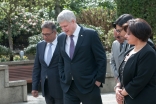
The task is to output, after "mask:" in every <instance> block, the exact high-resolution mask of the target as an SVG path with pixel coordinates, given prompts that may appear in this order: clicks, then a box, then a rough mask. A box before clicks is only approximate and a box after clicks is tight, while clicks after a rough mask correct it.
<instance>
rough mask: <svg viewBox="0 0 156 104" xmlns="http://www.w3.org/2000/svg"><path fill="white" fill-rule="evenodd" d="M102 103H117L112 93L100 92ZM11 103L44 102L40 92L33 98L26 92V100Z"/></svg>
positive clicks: (33, 103) (42, 103) (38, 103)
mask: <svg viewBox="0 0 156 104" xmlns="http://www.w3.org/2000/svg"><path fill="white" fill-rule="evenodd" d="M101 96H102V102H103V104H117V103H116V101H115V94H114V93H104V94H101ZM12 104H46V103H45V100H44V97H42V95H41V94H40V95H39V97H37V98H34V97H33V96H32V95H31V94H28V101H27V102H21V103H12Z"/></svg>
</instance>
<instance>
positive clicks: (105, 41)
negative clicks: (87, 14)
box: [81, 24, 114, 52]
mask: <svg viewBox="0 0 156 104" xmlns="http://www.w3.org/2000/svg"><path fill="white" fill-rule="evenodd" d="M81 25H82V26H85V27H87V28H92V29H94V30H96V31H97V32H98V34H99V37H100V40H101V42H102V45H103V46H104V48H105V50H106V51H108V52H110V51H111V46H112V42H113V41H114V37H113V29H111V30H109V31H108V33H105V31H104V30H103V29H102V27H95V26H92V25H85V24H81Z"/></svg>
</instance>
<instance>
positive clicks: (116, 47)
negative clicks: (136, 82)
mask: <svg viewBox="0 0 156 104" xmlns="http://www.w3.org/2000/svg"><path fill="white" fill-rule="evenodd" d="M132 18H133V16H132V15H130V14H123V15H121V16H120V17H119V18H118V19H117V20H116V21H115V22H114V23H113V27H114V38H115V39H116V40H115V41H114V42H113V43H112V49H111V59H110V65H111V69H112V70H113V72H114V77H115V78H117V77H118V76H119V74H118V68H119V66H120V64H121V62H122V61H123V59H124V55H125V52H126V51H127V50H128V49H129V48H130V45H129V44H128V43H127V42H126V38H125V35H126V32H125V31H124V29H123V28H122V25H123V24H125V23H126V22H127V21H128V20H130V19H132Z"/></svg>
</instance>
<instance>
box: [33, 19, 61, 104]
mask: <svg viewBox="0 0 156 104" xmlns="http://www.w3.org/2000/svg"><path fill="white" fill-rule="evenodd" d="M41 29H42V35H43V39H44V40H43V41H41V42H39V43H38V44H37V49H36V58H35V63H34V68H33V74H32V95H33V96H34V97H37V96H38V88H39V84H40V82H41V88H42V95H43V96H44V97H45V100H46V103H47V104H63V91H62V89H61V86H60V78H59V70H58V61H59V47H58V45H57V35H56V34H57V31H56V26H55V25H54V24H53V22H51V21H45V22H44V23H43V24H42V26H41Z"/></svg>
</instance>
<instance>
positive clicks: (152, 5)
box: [116, 0, 156, 41]
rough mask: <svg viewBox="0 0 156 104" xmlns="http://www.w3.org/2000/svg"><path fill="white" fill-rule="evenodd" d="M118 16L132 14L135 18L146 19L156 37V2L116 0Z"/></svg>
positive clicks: (150, 0)
mask: <svg viewBox="0 0 156 104" xmlns="http://www.w3.org/2000/svg"><path fill="white" fill-rule="evenodd" d="M116 3H117V14H118V16H120V15H121V14H124V13H129V14H132V15H133V16H134V17H135V18H136V17H137V18H143V19H145V20H146V21H147V22H148V23H149V24H150V25H151V27H152V30H153V35H154V38H155V37H156V15H155V14H156V13H155V12H156V0H116ZM154 41H155V40H154Z"/></svg>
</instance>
